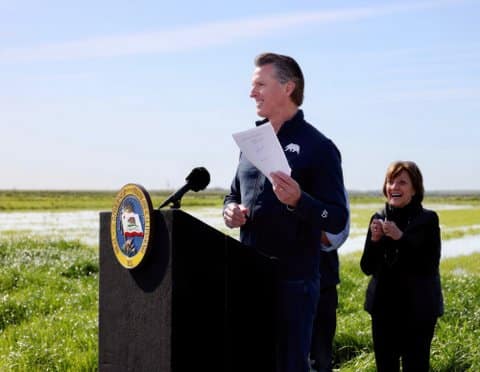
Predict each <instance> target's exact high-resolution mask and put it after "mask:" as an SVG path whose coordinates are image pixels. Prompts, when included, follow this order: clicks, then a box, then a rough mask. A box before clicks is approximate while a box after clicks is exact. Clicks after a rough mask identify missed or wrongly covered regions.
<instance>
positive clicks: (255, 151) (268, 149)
mask: <svg viewBox="0 0 480 372" xmlns="http://www.w3.org/2000/svg"><path fill="white" fill-rule="evenodd" d="M232 136H233V139H234V140H235V142H236V143H237V145H238V147H239V148H240V151H241V152H242V153H243V155H244V156H246V157H247V159H248V160H250V162H251V163H252V164H253V165H255V167H257V168H258V170H260V172H262V173H263V174H264V175H265V176H266V177H267V178H268V179H269V180H270V182H271V181H272V180H271V178H270V173H271V172H276V171H282V172H284V173H286V174H288V175H290V173H291V169H290V166H289V165H288V161H287V157H286V156H285V153H284V152H283V149H282V146H281V145H280V142H279V141H278V138H277V136H276V134H275V131H274V130H273V127H272V125H271V124H270V123H266V124H263V125H260V126H258V127H255V128H252V129H248V130H245V131H243V132H238V133H234V134H233V135H232Z"/></svg>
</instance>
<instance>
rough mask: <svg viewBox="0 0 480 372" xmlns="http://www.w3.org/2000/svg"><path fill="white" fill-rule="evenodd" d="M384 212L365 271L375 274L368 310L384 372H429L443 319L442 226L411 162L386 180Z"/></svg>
mask: <svg viewBox="0 0 480 372" xmlns="http://www.w3.org/2000/svg"><path fill="white" fill-rule="evenodd" d="M383 194H384V195H385V198H386V204H385V207H384V208H383V209H382V210H381V211H379V212H377V213H375V214H374V215H373V216H372V218H371V220H370V225H369V229H368V233H367V237H366V241H365V247H364V251H363V255H362V258H361V261H360V266H361V269H362V270H363V272H364V273H365V274H367V275H371V276H372V278H371V279H370V282H369V284H368V288H367V294H366V301H365V309H366V310H367V311H368V312H369V313H370V315H371V318H372V335H373V346H374V351H375V361H376V365H377V370H378V371H379V372H383V371H388V372H395V371H400V361H401V364H402V370H403V371H404V372H411V371H415V372H422V371H425V372H427V371H428V370H429V365H430V345H431V342H432V338H433V334H434V329H435V324H436V322H437V318H438V317H440V316H441V315H442V314H443V296H442V289H441V285H440V272H439V264H440V249H441V239H440V227H439V220H438V216H437V214H436V213H435V212H434V211H431V210H427V209H424V208H423V207H422V201H423V195H424V188H423V177H422V174H421V172H420V169H419V168H418V166H417V165H416V164H415V163H414V162H411V161H397V162H394V163H392V164H391V165H390V166H389V167H388V169H387V173H386V176H385V181H384V184H383Z"/></svg>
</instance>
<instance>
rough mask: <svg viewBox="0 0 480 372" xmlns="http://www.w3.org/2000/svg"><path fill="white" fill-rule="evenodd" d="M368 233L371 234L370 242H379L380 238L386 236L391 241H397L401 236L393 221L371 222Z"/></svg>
mask: <svg viewBox="0 0 480 372" xmlns="http://www.w3.org/2000/svg"><path fill="white" fill-rule="evenodd" d="M370 231H371V232H372V241H374V242H376V241H379V240H380V239H381V238H382V236H384V235H385V236H388V237H390V238H392V239H393V240H398V239H400V238H401V237H402V236H403V232H402V230H400V229H399V228H398V226H397V224H396V223H395V222H393V221H383V220H380V219H374V220H372V223H371V224H370Z"/></svg>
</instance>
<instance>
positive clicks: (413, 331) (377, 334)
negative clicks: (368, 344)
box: [372, 314, 437, 372]
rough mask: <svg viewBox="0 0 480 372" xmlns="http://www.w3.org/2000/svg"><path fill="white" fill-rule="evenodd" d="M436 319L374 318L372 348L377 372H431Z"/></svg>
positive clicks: (379, 316)
mask: <svg viewBox="0 0 480 372" xmlns="http://www.w3.org/2000/svg"><path fill="white" fill-rule="evenodd" d="M436 322H437V319H436V318H431V319H424V320H422V321H413V320H412V319H406V317H405V316H401V315H398V316H393V317H392V316H385V315H383V314H380V315H373V316H372V335H373V347H374V350H375V361H376V364H377V371H378V372H395V371H400V359H401V360H402V370H403V372H428V370H429V368H430V345H431V343H432V338H433V332H434V329H435V324H436Z"/></svg>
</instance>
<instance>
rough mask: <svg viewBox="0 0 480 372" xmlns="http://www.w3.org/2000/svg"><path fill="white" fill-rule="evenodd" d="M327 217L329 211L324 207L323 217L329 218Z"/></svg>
mask: <svg viewBox="0 0 480 372" xmlns="http://www.w3.org/2000/svg"><path fill="white" fill-rule="evenodd" d="M327 217H328V211H327V210H326V209H324V210H323V212H322V218H327Z"/></svg>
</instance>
